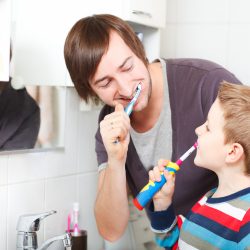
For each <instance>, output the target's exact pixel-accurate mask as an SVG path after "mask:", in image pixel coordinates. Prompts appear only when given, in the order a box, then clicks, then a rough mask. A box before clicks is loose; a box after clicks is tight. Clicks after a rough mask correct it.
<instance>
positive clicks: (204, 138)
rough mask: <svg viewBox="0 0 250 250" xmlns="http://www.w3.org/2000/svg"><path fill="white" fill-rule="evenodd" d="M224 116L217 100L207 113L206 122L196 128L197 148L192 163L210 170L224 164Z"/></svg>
mask: <svg viewBox="0 0 250 250" xmlns="http://www.w3.org/2000/svg"><path fill="white" fill-rule="evenodd" d="M224 122H225V120H224V116H223V110H222V108H221V106H220V103H219V101H218V99H216V100H215V102H214V103H213V105H212V106H211V108H210V111H209V113H208V118H207V121H206V122H205V123H204V124H203V125H201V126H200V127H198V128H196V130H195V132H196V134H197V136H198V141H197V142H198V148H197V152H196V156H195V159H194V163H195V164H196V165H197V166H201V167H204V168H207V169H210V170H216V169H218V168H221V167H222V166H223V165H224V163H225V157H226V145H225V144H224V132H223V126H224Z"/></svg>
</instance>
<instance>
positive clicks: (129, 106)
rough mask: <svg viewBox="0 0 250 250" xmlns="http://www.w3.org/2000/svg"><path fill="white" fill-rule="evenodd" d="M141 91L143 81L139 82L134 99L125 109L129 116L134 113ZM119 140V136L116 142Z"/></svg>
mask: <svg viewBox="0 0 250 250" xmlns="http://www.w3.org/2000/svg"><path fill="white" fill-rule="evenodd" d="M140 93H141V83H139V84H138V86H137V87H136V92H135V95H134V97H133V99H132V100H131V101H130V102H129V104H128V105H127V106H126V107H125V109H124V111H125V112H126V113H127V115H128V116H130V114H131V113H132V111H133V107H134V105H135V102H136V101H137V99H138V97H139V95H140ZM118 142H119V138H117V139H116V140H115V141H114V143H118Z"/></svg>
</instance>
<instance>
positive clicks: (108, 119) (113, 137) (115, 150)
mask: <svg viewBox="0 0 250 250" xmlns="http://www.w3.org/2000/svg"><path fill="white" fill-rule="evenodd" d="M129 129H130V119H129V117H128V115H127V114H126V113H125V112H124V109H123V106H122V105H121V104H117V105H116V106H115V111H114V112H113V113H111V114H109V115H107V116H105V117H104V119H103V120H102V121H101V123H100V131H101V135H102V139H103V143H104V146H105V148H106V151H107V154H108V161H109V162H113V163H115V162H117V161H118V162H121V161H123V162H124V163H125V161H126V157H127V150H128V144H129ZM111 165H113V164H111Z"/></svg>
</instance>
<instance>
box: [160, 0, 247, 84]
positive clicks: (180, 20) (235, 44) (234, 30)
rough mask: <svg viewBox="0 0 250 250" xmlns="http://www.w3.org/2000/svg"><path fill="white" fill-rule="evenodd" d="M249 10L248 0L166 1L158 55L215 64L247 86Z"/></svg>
mask: <svg viewBox="0 0 250 250" xmlns="http://www.w3.org/2000/svg"><path fill="white" fill-rule="evenodd" d="M249 9H250V1H249V0H219V1H218V0H167V26H166V29H164V30H163V32H162V43H161V55H162V56H163V57H166V58H175V57H176V58H181V57H192V58H195V57H196V58H204V59H209V60H212V61H215V62H217V63H219V64H221V65H223V66H224V67H226V68H227V69H228V70H230V71H231V72H233V73H234V74H235V75H236V76H237V77H238V78H239V79H240V80H241V81H242V82H243V83H244V84H247V85H250V70H249V66H250V63H249V58H250V46H249V44H250V15H249Z"/></svg>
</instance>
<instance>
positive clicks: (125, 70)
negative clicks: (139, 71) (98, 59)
mask: <svg viewBox="0 0 250 250" xmlns="http://www.w3.org/2000/svg"><path fill="white" fill-rule="evenodd" d="M132 69H133V65H131V66H129V67H125V68H124V69H123V70H122V71H123V72H128V71H131V70H132Z"/></svg>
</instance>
